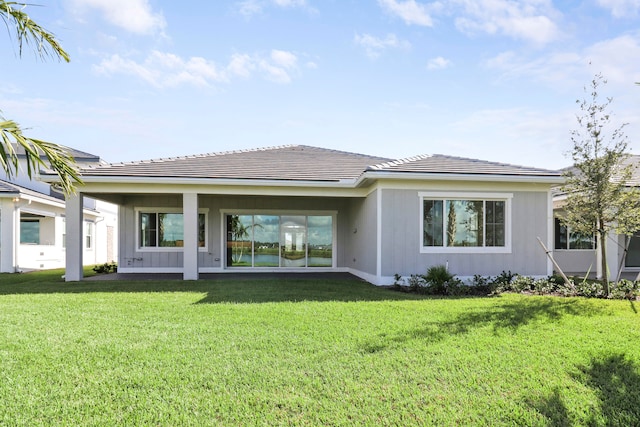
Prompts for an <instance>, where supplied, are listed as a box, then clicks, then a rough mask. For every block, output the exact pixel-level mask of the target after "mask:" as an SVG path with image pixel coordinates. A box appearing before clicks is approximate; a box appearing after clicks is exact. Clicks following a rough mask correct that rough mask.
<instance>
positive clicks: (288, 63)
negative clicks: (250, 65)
mask: <svg viewBox="0 0 640 427" xmlns="http://www.w3.org/2000/svg"><path fill="white" fill-rule="evenodd" d="M271 60H272V61H273V63H274V64H276V65H278V66H280V67H282V68H293V67H295V66H296V63H297V62H298V58H297V57H296V56H295V55H294V54H293V53H291V52H287V51H285V50H275V49H274V50H272V51H271Z"/></svg>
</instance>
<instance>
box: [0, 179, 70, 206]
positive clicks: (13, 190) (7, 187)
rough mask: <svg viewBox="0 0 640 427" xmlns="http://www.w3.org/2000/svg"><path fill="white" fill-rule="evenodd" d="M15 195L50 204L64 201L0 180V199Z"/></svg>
mask: <svg viewBox="0 0 640 427" xmlns="http://www.w3.org/2000/svg"><path fill="white" fill-rule="evenodd" d="M15 195H21V196H27V197H33V198H38V199H42V200H46V201H50V202H56V203H64V200H60V198H58V197H53V196H50V195H48V194H44V193H41V192H39V191H35V190H31V189H29V188H26V187H23V186H21V185H17V184H14V183H12V182H8V181H5V180H3V179H0V197H2V196H15Z"/></svg>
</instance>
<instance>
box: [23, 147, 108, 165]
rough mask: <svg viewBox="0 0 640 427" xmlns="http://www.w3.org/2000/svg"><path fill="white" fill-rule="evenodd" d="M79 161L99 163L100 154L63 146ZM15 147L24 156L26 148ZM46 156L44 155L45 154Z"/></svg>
mask: <svg viewBox="0 0 640 427" xmlns="http://www.w3.org/2000/svg"><path fill="white" fill-rule="evenodd" d="M62 147H63V148H64V149H65V150H66V151H67V152H68V153H69V154H71V156H73V158H74V159H75V161H76V162H78V163H98V162H100V156H96V155H95V154H90V153H87V152H84V151H80V150H76V149H75V148H71V147H66V146H62ZM13 148H14V150H15V151H16V153H17V154H18V156H20V157H22V156H24V148H23V147H22V146H21V145H19V144H13ZM43 157H44V156H43Z"/></svg>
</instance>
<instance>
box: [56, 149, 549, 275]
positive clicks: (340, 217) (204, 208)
mask: <svg viewBox="0 0 640 427" xmlns="http://www.w3.org/2000/svg"><path fill="white" fill-rule="evenodd" d="M82 177H83V180H84V185H83V186H81V187H80V188H79V192H78V194H77V195H76V196H74V197H71V198H69V200H68V201H67V215H66V218H67V271H66V280H68V281H77V280H81V279H82V268H81V267H80V266H81V265H82V257H83V250H82V218H81V215H80V207H81V206H82V200H83V199H84V198H85V197H92V198H96V199H100V200H105V201H108V202H112V203H115V204H117V205H118V206H119V214H120V215H119V231H120V234H119V249H120V250H119V259H118V271H119V272H130V273H137V272H140V273H142V272H154V273H162V272H166V273H181V274H182V275H183V278H184V279H185V280H194V279H197V278H198V277H199V274H200V273H209V272H221V273H224V272H239V271H241V272H264V271H270V272H271V271H283V272H317V271H339V272H351V273H353V274H355V275H357V276H359V277H361V278H363V279H365V280H367V281H369V282H371V283H375V284H378V285H382V284H390V283H392V282H393V280H394V274H400V275H403V276H407V275H410V274H414V273H425V272H426V270H427V268H428V267H430V266H433V265H438V264H446V265H448V267H449V270H450V271H451V272H452V273H455V274H457V275H458V276H460V277H472V276H473V275H474V274H481V275H496V274H499V273H501V272H502V271H503V270H511V271H512V272H514V273H516V272H517V273H521V274H527V275H534V276H544V275H547V274H550V273H551V272H552V266H551V263H550V262H549V260H548V259H547V257H546V254H545V253H544V251H543V250H542V248H541V247H540V245H539V243H538V241H537V238H538V237H540V238H541V239H542V240H543V241H544V242H545V243H546V244H547V245H548V246H550V247H551V246H552V245H553V216H552V199H551V187H552V186H557V185H559V184H560V183H561V176H560V174H559V173H558V172H555V171H550V170H545V169H538V168H530V167H521V166H513V165H507V164H501V163H493V162H486V161H480V160H472V159H465V158H458V157H449V156H442V155H433V156H428V155H421V156H415V157H411V158H407V159H402V160H393V159H386V158H380V157H374V156H368V155H362V154H354V153H347V152H342V151H335V150H328V149H323V148H317V147H309V146H303V145H292V146H281V147H271V148H263V149H254V150H242V151H231V152H223V153H212V154H204V155H197V156H188V157H179V158H170V159H158V160H148V161H139V162H131V163H117V164H109V165H95V166H90V167H86V168H84V169H83V170H82ZM46 179H47V180H48V181H50V182H54V181H55V176H52V175H50V176H48V177H46Z"/></svg>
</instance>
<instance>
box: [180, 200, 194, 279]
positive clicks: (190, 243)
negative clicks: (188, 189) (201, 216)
mask: <svg viewBox="0 0 640 427" xmlns="http://www.w3.org/2000/svg"><path fill="white" fill-rule="evenodd" d="M182 205H183V208H182V212H183V220H184V248H183V249H184V252H183V256H184V259H183V273H182V274H183V279H184V280H198V194H197V193H184V194H183V195H182Z"/></svg>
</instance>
